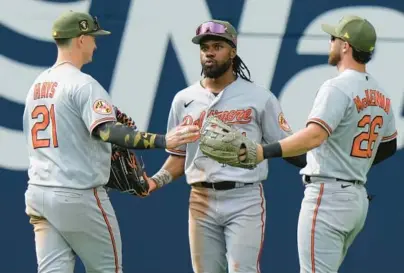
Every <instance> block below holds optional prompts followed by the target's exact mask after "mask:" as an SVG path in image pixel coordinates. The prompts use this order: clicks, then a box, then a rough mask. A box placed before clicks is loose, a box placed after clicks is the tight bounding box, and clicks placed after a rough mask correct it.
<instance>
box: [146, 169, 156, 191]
mask: <svg viewBox="0 0 404 273" xmlns="http://www.w3.org/2000/svg"><path fill="white" fill-rule="evenodd" d="M143 178H144V180H146V182H147V184H149V191H148V193H147V195H146V196H149V194H150V193H151V192H153V191H155V190H156V189H157V183H156V181H154V180H153V179H152V178H151V177H149V176H147V173H146V172H144V173H143Z"/></svg>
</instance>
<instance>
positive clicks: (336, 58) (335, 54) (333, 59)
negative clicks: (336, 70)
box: [328, 50, 341, 66]
mask: <svg viewBox="0 0 404 273" xmlns="http://www.w3.org/2000/svg"><path fill="white" fill-rule="evenodd" d="M340 61H341V53H339V51H337V50H335V51H331V52H330V55H329V56H328V63H329V64H330V65H332V66H336V65H338V64H339V62H340Z"/></svg>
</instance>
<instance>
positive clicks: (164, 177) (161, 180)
mask: <svg viewBox="0 0 404 273" xmlns="http://www.w3.org/2000/svg"><path fill="white" fill-rule="evenodd" d="M151 179H153V180H154V181H156V184H157V188H161V187H162V186H164V185H167V184H169V183H171V181H173V176H172V175H171V173H170V172H169V171H167V170H164V169H160V170H159V171H158V172H157V173H156V174H155V175H153V176H152V177H151Z"/></svg>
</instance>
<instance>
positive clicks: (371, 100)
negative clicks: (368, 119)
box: [353, 89, 390, 114]
mask: <svg viewBox="0 0 404 273" xmlns="http://www.w3.org/2000/svg"><path fill="white" fill-rule="evenodd" d="M353 100H354V103H355V105H356V110H357V111H358V113H360V112H361V111H362V110H363V109H366V108H367V107H368V106H378V107H380V108H382V109H383V110H384V111H385V112H386V113H387V114H388V113H389V112H390V99H389V98H387V97H386V96H385V95H383V93H382V92H380V91H377V90H372V89H370V90H369V89H366V90H365V97H363V98H362V99H361V98H360V97H359V96H356V97H355V98H354V99H353Z"/></svg>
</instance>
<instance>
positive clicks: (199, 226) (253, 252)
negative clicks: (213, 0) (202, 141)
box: [151, 20, 306, 273]
mask: <svg viewBox="0 0 404 273" xmlns="http://www.w3.org/2000/svg"><path fill="white" fill-rule="evenodd" d="M192 42H193V43H195V44H198V45H199V46H200V59H201V64H202V73H203V76H204V77H203V78H202V79H201V80H200V81H197V82H195V83H194V84H192V85H191V86H189V87H187V88H185V89H183V90H181V91H180V92H178V93H177V94H176V96H175V98H174V100H173V102H172V105H171V109H170V113H169V117H168V125H167V129H168V131H170V130H172V128H175V127H176V126H178V125H179V124H181V123H184V124H187V125H192V124H195V125H198V126H200V127H202V124H203V123H204V120H205V119H206V118H207V117H209V116H211V115H214V116H217V117H219V118H220V119H221V120H224V121H226V122H227V123H231V124H233V125H234V126H235V127H237V128H238V129H240V130H242V131H243V133H244V134H246V135H247V136H249V137H251V138H253V139H254V140H256V141H257V142H260V143H271V142H273V141H278V140H280V139H283V138H285V137H287V136H288V135H290V133H291V129H290V127H289V125H288V123H287V122H286V119H285V118H284V115H283V113H282V109H281V107H280V105H279V102H278V100H277V99H276V97H275V96H274V95H273V94H272V93H271V92H270V91H268V90H266V89H264V88H262V87H259V86H257V85H255V84H254V83H252V82H251V81H250V73H249V70H248V68H247V67H246V66H245V64H244V63H243V61H242V60H241V58H240V57H239V56H238V55H237V32H236V30H235V29H234V27H233V26H232V25H231V24H230V23H228V22H225V21H219V20H212V21H208V22H204V23H202V24H201V25H200V26H199V27H198V28H197V30H196V36H195V37H194V38H193V39H192ZM167 151H168V153H170V156H169V157H168V159H167V161H166V162H165V164H164V165H163V167H162V168H161V169H160V170H159V171H158V172H157V173H156V174H155V175H154V176H153V177H152V178H151V179H152V181H154V182H155V183H156V185H155V187H157V188H160V187H162V186H163V185H166V184H168V183H170V182H171V181H172V180H174V179H176V178H178V177H180V176H181V175H183V174H184V173H185V175H186V180H187V183H188V184H190V185H191V187H192V189H191V194H190V200H189V240H190V250H191V257H192V267H193V270H194V272H196V273H222V272H227V271H226V269H227V270H229V271H228V272H230V273H232V272H248V273H252V272H259V271H260V268H259V261H260V253H261V249H262V246H263V241H264V230H265V220H266V207H265V206H266V203H265V196H264V191H263V187H262V184H261V181H263V180H265V179H266V178H267V173H268V166H267V163H266V162H264V163H263V164H260V166H259V167H258V168H256V169H255V170H244V169H239V168H234V167H230V166H226V165H222V164H219V163H218V162H216V161H214V160H212V159H210V158H207V157H206V156H204V155H203V154H202V153H201V151H200V150H199V145H198V142H194V143H189V144H187V145H183V146H180V147H179V148H176V149H167ZM288 160H289V161H290V162H291V163H292V164H295V165H296V166H299V167H304V166H305V164H306V162H305V158H304V157H294V158H288ZM151 187H153V186H152V184H151Z"/></svg>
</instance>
